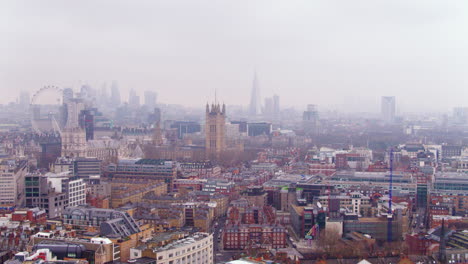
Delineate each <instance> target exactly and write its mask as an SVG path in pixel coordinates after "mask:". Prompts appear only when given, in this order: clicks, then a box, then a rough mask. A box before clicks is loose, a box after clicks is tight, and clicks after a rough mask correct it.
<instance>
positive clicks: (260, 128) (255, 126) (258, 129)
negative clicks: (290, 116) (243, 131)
mask: <svg viewBox="0 0 468 264" xmlns="http://www.w3.org/2000/svg"><path fill="white" fill-rule="evenodd" d="M271 131H272V125H271V123H267V122H258V123H247V134H248V135H249V136H251V137H255V136H261V135H266V136H269V135H270V133H271Z"/></svg>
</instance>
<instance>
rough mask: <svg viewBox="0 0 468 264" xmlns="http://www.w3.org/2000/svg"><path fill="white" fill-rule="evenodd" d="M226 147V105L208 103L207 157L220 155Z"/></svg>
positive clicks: (206, 122)
mask: <svg viewBox="0 0 468 264" xmlns="http://www.w3.org/2000/svg"><path fill="white" fill-rule="evenodd" d="M225 148H226V106H225V105H224V104H223V106H222V108H221V106H220V105H219V104H212V105H211V108H210V106H209V105H208V104H206V120H205V151H206V155H207V157H219V154H220V153H221V152H222V151H224V150H225Z"/></svg>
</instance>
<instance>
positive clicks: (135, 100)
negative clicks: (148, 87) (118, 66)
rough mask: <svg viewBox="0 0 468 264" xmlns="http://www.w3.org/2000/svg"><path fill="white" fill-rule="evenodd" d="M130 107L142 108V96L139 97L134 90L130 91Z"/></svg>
mask: <svg viewBox="0 0 468 264" xmlns="http://www.w3.org/2000/svg"><path fill="white" fill-rule="evenodd" d="M128 105H129V106H130V107H132V108H138V107H139V106H140V96H138V95H137V94H136V92H135V90H133V89H131V90H130V94H129V96H128Z"/></svg>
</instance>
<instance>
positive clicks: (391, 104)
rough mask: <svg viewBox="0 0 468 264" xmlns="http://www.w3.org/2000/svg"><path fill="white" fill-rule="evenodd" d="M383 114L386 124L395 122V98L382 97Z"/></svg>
mask: <svg viewBox="0 0 468 264" xmlns="http://www.w3.org/2000/svg"><path fill="white" fill-rule="evenodd" d="M381 114H382V118H383V120H384V121H385V122H388V123H391V122H393V121H395V96H382V105H381Z"/></svg>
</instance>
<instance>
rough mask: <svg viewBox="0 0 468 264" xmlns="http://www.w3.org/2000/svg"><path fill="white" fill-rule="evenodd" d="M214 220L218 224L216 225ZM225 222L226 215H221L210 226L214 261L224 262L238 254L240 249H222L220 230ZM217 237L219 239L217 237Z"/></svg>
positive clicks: (221, 230)
mask: <svg viewBox="0 0 468 264" xmlns="http://www.w3.org/2000/svg"><path fill="white" fill-rule="evenodd" d="M216 222H217V223H218V225H217V226H216ZM225 224H226V217H221V218H219V219H218V220H217V221H215V223H214V224H213V226H212V232H213V240H214V241H213V252H214V260H215V263H221V262H226V261H229V260H231V259H232V257H233V256H234V255H238V254H240V253H241V252H242V251H224V250H223V245H222V232H223V230H224V225H225ZM218 237H219V239H218Z"/></svg>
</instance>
